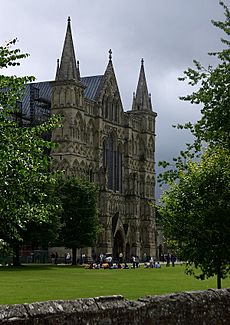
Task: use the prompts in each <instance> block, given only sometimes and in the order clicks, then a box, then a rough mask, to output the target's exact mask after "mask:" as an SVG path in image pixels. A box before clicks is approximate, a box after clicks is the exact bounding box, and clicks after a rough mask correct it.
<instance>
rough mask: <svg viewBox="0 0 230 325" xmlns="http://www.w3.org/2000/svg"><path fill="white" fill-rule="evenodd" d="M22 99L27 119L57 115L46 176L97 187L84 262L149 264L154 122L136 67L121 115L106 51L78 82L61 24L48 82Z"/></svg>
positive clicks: (153, 244) (72, 53) (70, 43)
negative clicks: (93, 236)
mask: <svg viewBox="0 0 230 325" xmlns="http://www.w3.org/2000/svg"><path fill="white" fill-rule="evenodd" d="M29 91H30V98H31V96H32V97H33V101H30V104H28V105H29V106H30V115H31V116H30V117H32V118H33V116H35V115H36V114H37V113H36V109H37V108H38V107H39V111H40V112H41V109H42V110H43V114H42V116H44V115H46V113H47V115H48V114H49V110H50V109H51V114H61V115H63V121H62V127H60V128H58V129H56V130H54V131H53V133H52V140H53V141H54V142H56V143H58V146H57V148H56V149H55V150H54V151H53V152H52V162H53V168H54V169H56V170H63V171H64V173H65V174H66V175H67V176H68V175H75V176H76V177H81V178H87V179H88V180H89V181H91V182H95V183H97V184H98V185H99V197H98V210H99V220H100V224H101V229H102V230H101V231H100V233H99V235H98V239H97V242H96V243H95V247H93V248H89V249H88V251H87V252H86V254H88V255H90V252H91V253H92V252H93V254H96V255H99V254H100V253H103V254H106V253H110V254H112V255H113V256H114V257H115V258H116V257H117V256H118V255H119V253H123V256H124V257H125V258H126V259H129V258H130V257H131V256H132V255H135V256H139V257H140V259H142V258H143V256H146V255H147V256H153V257H156V256H157V255H158V254H157V243H156V241H157V232H156V222H155V213H154V209H153V207H152V206H151V205H150V203H154V202H155V119H156V115H157V114H156V113H155V112H154V111H153V109H152V104H151V97H150V94H149V93H148V88H147V82H146V77H145V70H144V61H143V59H142V60H141V65H140V73H139V79H138V83H137V88H136V92H135V93H134V94H133V103H132V108H131V110H124V109H123V106H122V101H121V97H120V93H119V88H118V85H117V81H116V76H115V72H114V67H113V62H112V52H111V50H110V51H109V58H108V64H107V67H106V68H105V71H104V73H103V74H101V75H96V76H88V77H82V76H81V75H80V69H79V61H78V60H77V56H76V53H75V49H74V44H73V39H72V33H71V22H70V18H68V23H67V30H66V36H65V40H64V46H63V51H62V56H61V59H60V61H59V60H58V64H57V71H56V78H55V80H54V81H51V82H44V83H35V84H33V85H30V90H29ZM31 93H32V95H31ZM49 105H50V106H49ZM31 109H32V112H31ZM37 115H38V114H37ZM37 118H38V116H37Z"/></svg>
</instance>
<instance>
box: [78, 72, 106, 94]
mask: <svg viewBox="0 0 230 325" xmlns="http://www.w3.org/2000/svg"><path fill="white" fill-rule="evenodd" d="M102 79H103V75H99V76H90V77H82V78H81V82H82V83H83V84H84V85H85V86H86V89H85V97H86V98H88V99H92V100H95V96H96V94H97V91H98V89H99V87H100V84H101V82H102Z"/></svg>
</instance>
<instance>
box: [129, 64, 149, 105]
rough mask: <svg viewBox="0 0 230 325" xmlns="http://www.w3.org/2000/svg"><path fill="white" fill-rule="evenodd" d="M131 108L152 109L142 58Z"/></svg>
mask: <svg viewBox="0 0 230 325" xmlns="http://www.w3.org/2000/svg"><path fill="white" fill-rule="evenodd" d="M132 110H138V111H143V110H148V111H152V103H151V97H150V94H149V93H148V87H147V82H146V78H145V70H144V60H143V59H142V60H141V69H140V74H139V80H138V84H137V90H136V93H134V94H133V105H132Z"/></svg>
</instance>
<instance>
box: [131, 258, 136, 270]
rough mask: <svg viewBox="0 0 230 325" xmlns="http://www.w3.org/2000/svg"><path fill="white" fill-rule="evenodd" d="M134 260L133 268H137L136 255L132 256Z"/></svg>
mask: <svg viewBox="0 0 230 325" xmlns="http://www.w3.org/2000/svg"><path fill="white" fill-rule="evenodd" d="M132 262H133V269H135V268H136V257H135V256H133V257H132Z"/></svg>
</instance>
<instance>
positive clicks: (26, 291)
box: [0, 265, 230, 304]
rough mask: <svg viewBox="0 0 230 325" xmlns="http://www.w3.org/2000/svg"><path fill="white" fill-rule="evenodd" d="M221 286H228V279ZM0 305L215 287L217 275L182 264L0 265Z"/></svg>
mask: <svg viewBox="0 0 230 325" xmlns="http://www.w3.org/2000/svg"><path fill="white" fill-rule="evenodd" d="M222 287H230V278H227V279H225V280H223V283H222ZM0 288H1V289H0V304H16V303H25V302H26V303H28V302H34V301H46V300H57V299H77V298H87V297H96V296H106V295H117V294H121V295H123V296H124V297H125V298H128V299H137V298H139V297H144V296H146V295H159V294H165V293H171V292H179V291H185V290H186V291H191V290H204V289H208V288H216V278H211V279H208V280H204V281H201V280H196V279H195V278H194V277H192V276H188V275H185V273H184V266H181V265H177V266H176V267H174V268H173V267H169V268H166V267H165V266H163V267H162V268H161V269H145V268H143V266H142V267H141V268H139V269H135V270H133V269H128V270H123V269H122V270H103V269H100V270H87V269H84V268H81V267H72V266H49V265H47V266H42V265H32V266H31V265H26V266H23V267H21V268H15V269H14V268H3V267H2V268H0Z"/></svg>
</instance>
